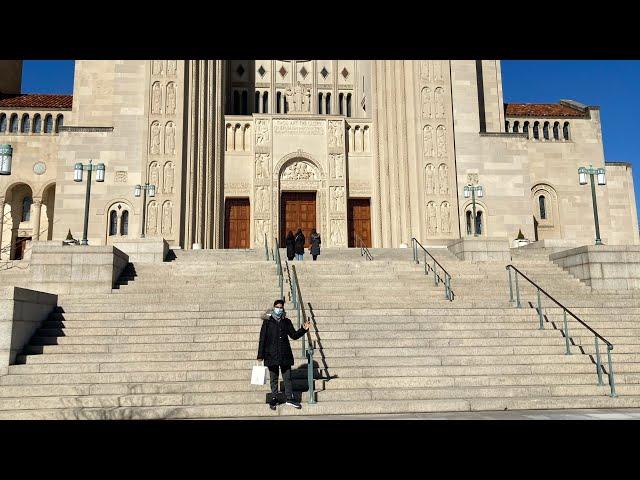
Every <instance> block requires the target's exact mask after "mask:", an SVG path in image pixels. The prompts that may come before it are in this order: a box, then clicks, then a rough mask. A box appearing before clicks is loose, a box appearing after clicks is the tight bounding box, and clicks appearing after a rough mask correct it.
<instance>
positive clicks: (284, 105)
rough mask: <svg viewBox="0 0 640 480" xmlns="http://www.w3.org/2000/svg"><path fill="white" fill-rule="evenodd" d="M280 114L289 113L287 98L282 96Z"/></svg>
mask: <svg viewBox="0 0 640 480" xmlns="http://www.w3.org/2000/svg"><path fill="white" fill-rule="evenodd" d="M282 105H283V108H282V113H287V112H288V111H289V102H288V101H287V96H286V95H283V96H282Z"/></svg>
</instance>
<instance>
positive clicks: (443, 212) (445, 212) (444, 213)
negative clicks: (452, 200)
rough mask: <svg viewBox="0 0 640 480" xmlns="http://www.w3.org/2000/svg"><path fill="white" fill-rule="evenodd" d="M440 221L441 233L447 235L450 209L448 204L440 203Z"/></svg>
mask: <svg viewBox="0 0 640 480" xmlns="http://www.w3.org/2000/svg"><path fill="white" fill-rule="evenodd" d="M440 219H441V222H442V233H449V232H450V231H451V209H450V207H449V202H442V205H440Z"/></svg>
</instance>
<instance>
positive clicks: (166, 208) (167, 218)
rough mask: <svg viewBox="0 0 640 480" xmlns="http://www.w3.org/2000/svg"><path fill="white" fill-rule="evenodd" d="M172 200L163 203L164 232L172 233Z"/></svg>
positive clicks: (165, 233) (166, 233)
mask: <svg viewBox="0 0 640 480" xmlns="http://www.w3.org/2000/svg"><path fill="white" fill-rule="evenodd" d="M172 209H173V208H172V205H171V201H169V200H167V201H166V202H164V203H163V204H162V234H163V235H170V234H171V220H172V217H171V211H172Z"/></svg>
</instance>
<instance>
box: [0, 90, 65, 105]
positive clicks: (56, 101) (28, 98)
mask: <svg viewBox="0 0 640 480" xmlns="http://www.w3.org/2000/svg"><path fill="white" fill-rule="evenodd" d="M72 103H73V95H56V94H41V93H28V94H24V93H23V94H18V95H0V108H45V109H49V108H50V109H58V108H59V109H71V106H72Z"/></svg>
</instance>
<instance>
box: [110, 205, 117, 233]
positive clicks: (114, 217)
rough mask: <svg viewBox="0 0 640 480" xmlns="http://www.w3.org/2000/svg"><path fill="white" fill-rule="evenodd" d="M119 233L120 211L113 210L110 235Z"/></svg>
mask: <svg viewBox="0 0 640 480" xmlns="http://www.w3.org/2000/svg"><path fill="white" fill-rule="evenodd" d="M117 233H118V212H116V211H115V210H111V213H109V236H110V237H112V236H114V235H116V234H117Z"/></svg>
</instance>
